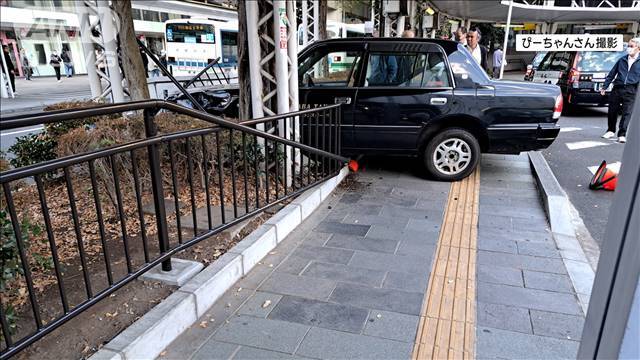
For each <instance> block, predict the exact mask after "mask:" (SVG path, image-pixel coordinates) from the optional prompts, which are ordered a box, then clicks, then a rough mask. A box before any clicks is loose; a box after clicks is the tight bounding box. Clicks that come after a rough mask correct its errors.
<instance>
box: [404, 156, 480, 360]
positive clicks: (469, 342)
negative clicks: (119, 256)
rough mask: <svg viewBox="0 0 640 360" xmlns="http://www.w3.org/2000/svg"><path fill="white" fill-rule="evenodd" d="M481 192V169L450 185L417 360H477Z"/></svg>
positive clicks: (419, 335)
mask: <svg viewBox="0 0 640 360" xmlns="http://www.w3.org/2000/svg"><path fill="white" fill-rule="evenodd" d="M479 194H480V169H479V168H478V169H477V170H476V171H475V172H474V173H473V174H471V176H469V177H467V178H466V179H464V180H462V181H458V182H455V183H452V184H451V190H450V192H449V199H448V201H447V208H446V211H445V214H444V221H443V224H442V228H441V231H440V237H439V239H438V245H437V248H436V254H435V257H434V260H433V268H432V270H431V276H430V279H429V289H428V290H427V293H426V294H425V298H424V302H423V305H422V312H421V316H420V322H419V325H418V334H417V336H416V341H415V345H414V348H413V356H412V358H413V359H471V358H473V357H474V353H475V346H474V344H475V317H476V309H475V296H476V244H477V235H478V229H477V226H478V205H479Z"/></svg>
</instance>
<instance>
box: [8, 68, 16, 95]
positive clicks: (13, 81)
mask: <svg viewBox="0 0 640 360" xmlns="http://www.w3.org/2000/svg"><path fill="white" fill-rule="evenodd" d="M9 82H10V83H11V88H12V89H13V92H16V74H15V73H12V72H11V71H9Z"/></svg>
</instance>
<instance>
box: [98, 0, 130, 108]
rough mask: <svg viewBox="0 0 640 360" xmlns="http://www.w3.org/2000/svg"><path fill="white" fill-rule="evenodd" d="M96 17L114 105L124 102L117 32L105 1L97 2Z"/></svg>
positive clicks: (111, 13)
mask: <svg viewBox="0 0 640 360" xmlns="http://www.w3.org/2000/svg"><path fill="white" fill-rule="evenodd" d="M98 17H99V19H100V29H101V30H102V41H103V43H104V49H105V55H106V58H107V69H109V82H110V83H111V96H112V97H113V99H112V101H113V102H114V103H117V102H124V89H123V87H122V74H121V73H120V66H119V64H118V38H117V33H118V31H117V29H116V27H115V25H114V23H113V12H112V11H111V8H109V2H108V1H107V0H98Z"/></svg>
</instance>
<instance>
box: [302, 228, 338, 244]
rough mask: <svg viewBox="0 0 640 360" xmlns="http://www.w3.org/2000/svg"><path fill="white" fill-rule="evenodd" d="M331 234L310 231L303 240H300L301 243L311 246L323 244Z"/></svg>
mask: <svg viewBox="0 0 640 360" xmlns="http://www.w3.org/2000/svg"><path fill="white" fill-rule="evenodd" d="M331 236H332V234H330V233H324V232H319V231H310V232H309V233H308V235H307V236H306V237H305V238H304V240H302V243H303V244H305V245H311V246H324V244H326V242H327V240H329V238H330V237H331Z"/></svg>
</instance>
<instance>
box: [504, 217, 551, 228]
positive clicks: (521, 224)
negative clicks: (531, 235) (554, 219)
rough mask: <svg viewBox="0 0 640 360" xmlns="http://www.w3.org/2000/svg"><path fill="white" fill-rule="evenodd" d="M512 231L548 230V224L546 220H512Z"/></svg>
mask: <svg viewBox="0 0 640 360" xmlns="http://www.w3.org/2000/svg"><path fill="white" fill-rule="evenodd" d="M512 224H513V229H514V230H516V231H518V230H541V229H545V230H548V229H549V223H547V220H546V219H523V218H512Z"/></svg>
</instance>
